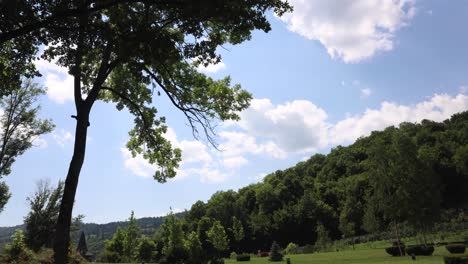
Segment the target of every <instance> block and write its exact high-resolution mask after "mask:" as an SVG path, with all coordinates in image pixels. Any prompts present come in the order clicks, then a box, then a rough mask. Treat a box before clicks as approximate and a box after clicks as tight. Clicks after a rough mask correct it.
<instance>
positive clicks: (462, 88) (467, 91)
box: [458, 85, 468, 94]
mask: <svg viewBox="0 0 468 264" xmlns="http://www.w3.org/2000/svg"><path fill="white" fill-rule="evenodd" d="M458 91H459V92H460V93H461V94H468V86H466V85H463V86H460V88H458Z"/></svg>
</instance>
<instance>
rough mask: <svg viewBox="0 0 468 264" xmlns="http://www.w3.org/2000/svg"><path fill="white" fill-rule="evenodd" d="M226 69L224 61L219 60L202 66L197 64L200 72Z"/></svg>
mask: <svg viewBox="0 0 468 264" xmlns="http://www.w3.org/2000/svg"><path fill="white" fill-rule="evenodd" d="M224 69H226V64H224V62H222V61H220V62H218V63H216V64H208V66H206V67H205V66H203V65H199V66H198V67H197V70H198V71H200V72H204V73H215V72H218V71H220V70H224Z"/></svg>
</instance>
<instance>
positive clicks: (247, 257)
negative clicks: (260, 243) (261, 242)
mask: <svg viewBox="0 0 468 264" xmlns="http://www.w3.org/2000/svg"><path fill="white" fill-rule="evenodd" d="M236 260H237V261H250V255H248V254H239V255H237V257H236Z"/></svg>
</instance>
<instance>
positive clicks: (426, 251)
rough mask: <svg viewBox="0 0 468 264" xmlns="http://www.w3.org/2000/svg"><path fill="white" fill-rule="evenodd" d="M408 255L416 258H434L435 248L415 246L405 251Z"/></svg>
mask: <svg viewBox="0 0 468 264" xmlns="http://www.w3.org/2000/svg"><path fill="white" fill-rule="evenodd" d="M405 252H406V254H408V255H415V256H432V253H434V247H433V246H424V245H415V246H409V247H407V248H406V249H405Z"/></svg>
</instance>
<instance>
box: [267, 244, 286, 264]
mask: <svg viewBox="0 0 468 264" xmlns="http://www.w3.org/2000/svg"><path fill="white" fill-rule="evenodd" d="M280 251H281V249H280V247H279V245H278V243H276V241H273V244H272V245H271V249H270V258H269V260H270V261H282V260H283V254H281V252H280Z"/></svg>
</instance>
